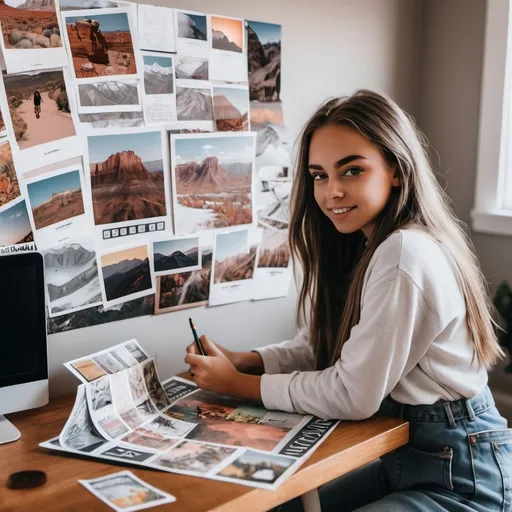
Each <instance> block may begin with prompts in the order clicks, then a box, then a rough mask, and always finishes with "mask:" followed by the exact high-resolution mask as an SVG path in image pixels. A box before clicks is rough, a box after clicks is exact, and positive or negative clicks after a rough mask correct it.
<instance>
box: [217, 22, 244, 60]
mask: <svg viewBox="0 0 512 512" xmlns="http://www.w3.org/2000/svg"><path fill="white" fill-rule="evenodd" d="M211 20H212V48H213V49H214V50H224V51H228V52H236V53H242V51H243V50H242V47H243V38H244V26H243V21H242V20H232V19H230V18H221V17H218V16H212V18H211Z"/></svg>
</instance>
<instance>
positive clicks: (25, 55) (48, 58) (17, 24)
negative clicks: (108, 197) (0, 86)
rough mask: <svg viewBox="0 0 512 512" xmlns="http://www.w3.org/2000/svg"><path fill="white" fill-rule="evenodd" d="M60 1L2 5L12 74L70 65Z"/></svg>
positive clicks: (1, 42) (3, 43)
mask: <svg viewBox="0 0 512 512" xmlns="http://www.w3.org/2000/svg"><path fill="white" fill-rule="evenodd" d="M58 13H59V2H58V0H54V1H52V2H48V3H43V2H27V1H25V0H4V2H2V16H1V22H0V25H1V30H2V37H0V47H1V50H2V54H3V57H4V59H5V66H6V69H7V72H8V73H21V72H23V71H33V70H35V69H37V70H42V69H51V68H58V67H63V66H67V63H68V59H67V54H66V50H65V49H64V48H63V46H62V39H61V37H62V29H61V25H60V20H59V15H58Z"/></svg>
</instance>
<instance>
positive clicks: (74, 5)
mask: <svg viewBox="0 0 512 512" xmlns="http://www.w3.org/2000/svg"><path fill="white" fill-rule="evenodd" d="M109 7H119V4H118V3H117V2H111V1H110V0H60V1H59V8H60V10H61V11H79V10H81V9H106V8H109Z"/></svg>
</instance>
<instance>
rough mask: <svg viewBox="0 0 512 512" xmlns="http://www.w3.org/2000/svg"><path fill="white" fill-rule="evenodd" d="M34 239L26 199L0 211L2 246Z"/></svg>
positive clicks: (0, 241) (0, 244)
mask: <svg viewBox="0 0 512 512" xmlns="http://www.w3.org/2000/svg"><path fill="white" fill-rule="evenodd" d="M33 241H34V235H33V233H32V227H31V225H30V220H29V218H28V212H27V206H26V204H25V200H22V201H19V202H17V203H16V204H14V205H13V206H11V207H9V208H6V209H5V210H3V211H2V212H1V213H0V247H3V246H4V245H18V244H24V243H27V242H33Z"/></svg>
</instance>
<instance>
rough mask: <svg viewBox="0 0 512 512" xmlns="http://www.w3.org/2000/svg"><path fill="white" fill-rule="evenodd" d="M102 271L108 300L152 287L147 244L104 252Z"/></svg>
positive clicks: (122, 297)
mask: <svg viewBox="0 0 512 512" xmlns="http://www.w3.org/2000/svg"><path fill="white" fill-rule="evenodd" d="M101 272H102V280H103V285H104V289H105V296H106V299H107V301H108V302H111V301H114V300H116V299H124V298H126V300H129V299H130V296H131V295H135V294H138V293H140V292H145V291H147V290H151V289H152V283H151V274H150V268H149V257H148V248H147V246H146V245H141V246H138V247H133V248H130V249H124V250H121V251H115V252H111V253H109V254H104V255H103V256H101ZM132 298H134V297H132Z"/></svg>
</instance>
